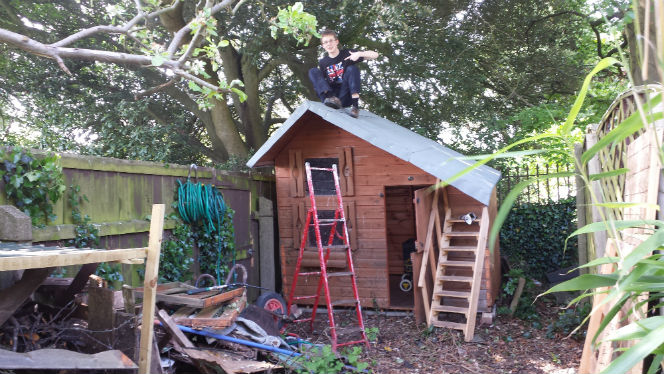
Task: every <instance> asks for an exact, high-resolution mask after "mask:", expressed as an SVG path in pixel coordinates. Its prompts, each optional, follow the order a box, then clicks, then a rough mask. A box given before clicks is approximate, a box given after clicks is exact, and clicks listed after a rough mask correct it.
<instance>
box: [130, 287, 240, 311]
mask: <svg viewBox="0 0 664 374" xmlns="http://www.w3.org/2000/svg"><path fill="white" fill-rule="evenodd" d="M195 288H196V287H194V286H192V285H189V284H186V283H182V282H171V283H164V284H160V285H157V301H161V302H164V303H166V304H174V305H184V306H190V307H193V308H208V307H213V306H218V305H222V304H224V303H226V302H227V301H229V300H232V299H235V298H237V297H240V296H241V295H242V294H243V293H244V290H245V288H244V287H240V288H237V289H234V290H231V291H227V292H222V293H219V291H214V290H212V291H205V292H201V293H197V294H194V295H187V293H186V292H187V291H188V290H193V289H195ZM134 292H135V294H136V296H137V297H139V298H142V297H143V296H142V295H143V288H142V287H138V288H136V289H134Z"/></svg>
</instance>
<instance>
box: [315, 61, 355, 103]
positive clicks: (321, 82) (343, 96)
mask: <svg viewBox="0 0 664 374" xmlns="http://www.w3.org/2000/svg"><path fill="white" fill-rule="evenodd" d="M309 79H310V80H311V83H313V85H314V90H315V91H316V94H317V95H318V97H319V98H320V101H325V97H326V96H325V92H330V93H331V94H332V96H336V97H338V98H339V100H341V104H342V105H343V106H344V107H348V106H351V104H352V98H351V94H353V93H358V94H359V93H360V86H361V84H360V69H358V67H357V66H355V65H350V66H346V68H345V69H344V76H343V79H342V81H341V84H340V85H336V84H335V85H332V86H330V84H329V83H328V82H327V78H326V77H325V76H324V75H323V72H322V71H320V69H318V68H312V69H310V70H309Z"/></svg>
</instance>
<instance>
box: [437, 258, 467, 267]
mask: <svg viewBox="0 0 664 374" xmlns="http://www.w3.org/2000/svg"><path fill="white" fill-rule="evenodd" d="M438 266H464V267H471V268H472V267H474V266H475V261H449V260H448V261H440V262H439V264H438Z"/></svg>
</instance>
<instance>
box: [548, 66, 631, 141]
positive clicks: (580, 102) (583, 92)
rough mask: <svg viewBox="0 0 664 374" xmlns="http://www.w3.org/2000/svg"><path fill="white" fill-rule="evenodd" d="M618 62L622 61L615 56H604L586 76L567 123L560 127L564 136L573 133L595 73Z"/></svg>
mask: <svg viewBox="0 0 664 374" xmlns="http://www.w3.org/2000/svg"><path fill="white" fill-rule="evenodd" d="M618 63H620V62H619V61H618V60H616V59H615V58H613V57H607V58H604V59H602V60H601V61H600V62H598V63H597V65H596V66H595V68H594V69H593V70H592V71H591V72H590V74H588V75H587V76H586V78H585V79H584V80H583V85H582V86H581V90H580V91H579V94H578V95H577V96H576V100H575V101H574V105H572V109H571V110H570V112H569V114H568V115H567V120H565V124H564V125H563V127H562V128H561V129H560V132H561V134H563V135H564V136H568V135H569V134H570V133H571V131H572V126H573V125H574V122H575V121H576V117H577V115H578V114H579V111H580V110H581V106H582V105H583V101H584V100H585V98H586V95H587V94H588V87H589V86H590V81H591V80H592V79H593V77H594V76H595V74H597V73H599V72H600V71H602V70H604V69H606V68H608V67H609V66H612V65H614V64H618Z"/></svg>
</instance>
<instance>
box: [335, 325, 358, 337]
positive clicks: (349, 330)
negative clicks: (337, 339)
mask: <svg viewBox="0 0 664 374" xmlns="http://www.w3.org/2000/svg"><path fill="white" fill-rule="evenodd" d="M335 329H336V330H337V336H342V335H351V334H356V333H358V332H362V331H364V330H362V328H361V327H359V326H358V327H345V328H342V329H339V328H335Z"/></svg>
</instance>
